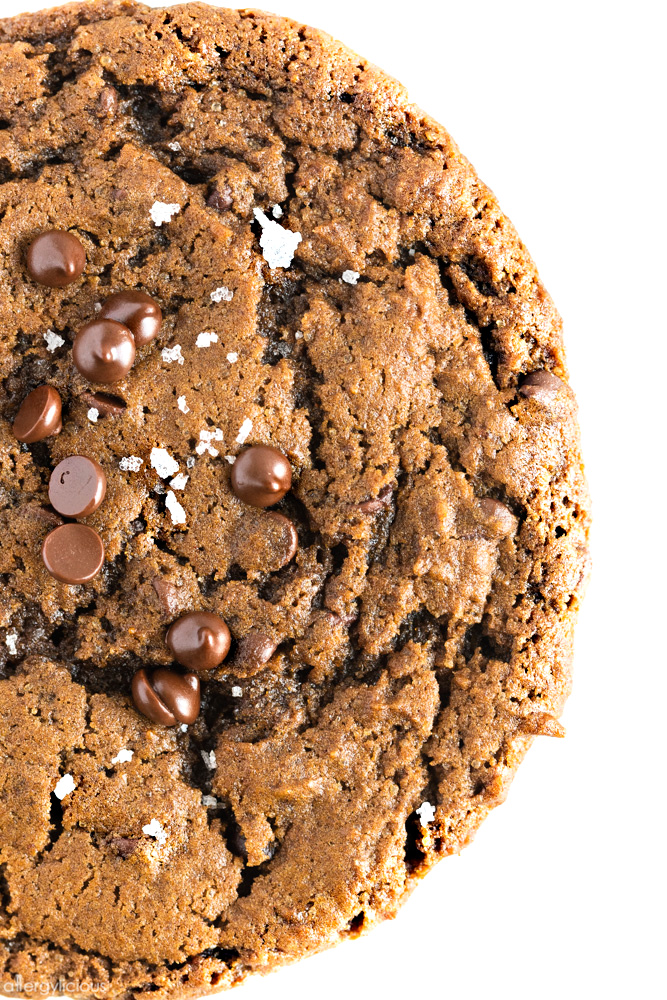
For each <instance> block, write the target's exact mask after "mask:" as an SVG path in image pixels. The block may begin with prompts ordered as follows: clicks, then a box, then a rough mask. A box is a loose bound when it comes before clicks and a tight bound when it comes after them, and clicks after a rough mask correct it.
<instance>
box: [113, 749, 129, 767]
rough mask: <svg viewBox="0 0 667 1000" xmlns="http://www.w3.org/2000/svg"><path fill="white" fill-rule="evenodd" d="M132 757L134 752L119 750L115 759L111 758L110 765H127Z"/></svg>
mask: <svg viewBox="0 0 667 1000" xmlns="http://www.w3.org/2000/svg"><path fill="white" fill-rule="evenodd" d="M133 757H134V750H125V749H123V750H119V751H118V753H117V754H116V756H115V757H112V758H111V763H112V764H129V763H130V761H131V760H132V758H133Z"/></svg>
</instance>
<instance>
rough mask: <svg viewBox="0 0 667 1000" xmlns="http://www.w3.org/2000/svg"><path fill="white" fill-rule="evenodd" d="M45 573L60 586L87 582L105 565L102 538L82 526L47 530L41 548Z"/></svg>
mask: <svg viewBox="0 0 667 1000" xmlns="http://www.w3.org/2000/svg"><path fill="white" fill-rule="evenodd" d="M42 559H43V560H44V565H45V566H46V568H47V570H48V571H49V573H50V574H51V576H54V577H55V578H56V580H60V581H61V583H69V584H77V583H88V581H89V580H92V579H93V577H94V576H96V575H97V574H98V573H99V571H100V569H101V568H102V563H103V562H104V545H103V544H102V539H101V538H100V536H99V535H98V534H97V532H96V531H93V529H92V528H89V527H88V526H87V525H85V524H62V525H60V527H59V528H55V529H54V530H53V531H50V532H49V534H48V535H47V536H46V538H45V539H44V544H43V545H42Z"/></svg>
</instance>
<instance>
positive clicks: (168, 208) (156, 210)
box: [150, 201, 181, 227]
mask: <svg viewBox="0 0 667 1000" xmlns="http://www.w3.org/2000/svg"><path fill="white" fill-rule="evenodd" d="M180 210H181V206H180V205H178V204H176V202H166V201H154V202H153V204H152V206H151V211H150V216H151V219H152V220H153V222H154V223H155V225H156V226H158V227H159V226H161V225H162V223H163V222H171V220H172V219H173V217H174V216H175V215H178V213H179V212H180Z"/></svg>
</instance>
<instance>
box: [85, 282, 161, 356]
mask: <svg viewBox="0 0 667 1000" xmlns="http://www.w3.org/2000/svg"><path fill="white" fill-rule="evenodd" d="M99 315H100V318H101V319H113V320H115V321H116V322H117V323H122V324H123V325H124V326H126V327H127V328H128V329H129V330H131V331H132V336H133V337H134V343H135V344H136V346H137V347H143V346H144V344H148V343H150V341H151V340H155V338H156V337H157V335H158V333H159V332H160V327H161V326H162V310H161V309H160V306H159V305H158V304H157V302H156V301H155V299H152V298H151V297H150V295H146V293H145V292H138V291H136V290H135V289H128V290H127V291H125V292H116V294H115V295H110V296H109V298H108V299H107V300H106V302H104V303H103V305H102V309H101V311H100V314H99Z"/></svg>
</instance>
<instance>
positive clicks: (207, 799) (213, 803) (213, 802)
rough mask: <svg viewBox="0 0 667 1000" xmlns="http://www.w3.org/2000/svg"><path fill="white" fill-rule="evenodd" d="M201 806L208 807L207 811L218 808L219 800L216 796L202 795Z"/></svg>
mask: <svg viewBox="0 0 667 1000" xmlns="http://www.w3.org/2000/svg"><path fill="white" fill-rule="evenodd" d="M201 804H202V805H203V806H206V808H207V809H217V808H218V800H217V799H216V797H215V795H202V797H201Z"/></svg>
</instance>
